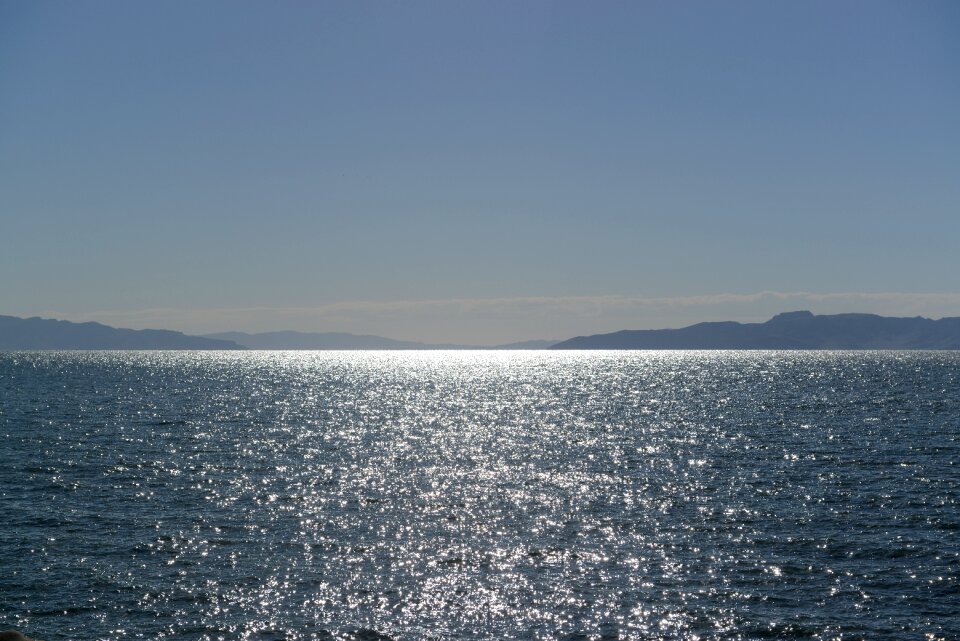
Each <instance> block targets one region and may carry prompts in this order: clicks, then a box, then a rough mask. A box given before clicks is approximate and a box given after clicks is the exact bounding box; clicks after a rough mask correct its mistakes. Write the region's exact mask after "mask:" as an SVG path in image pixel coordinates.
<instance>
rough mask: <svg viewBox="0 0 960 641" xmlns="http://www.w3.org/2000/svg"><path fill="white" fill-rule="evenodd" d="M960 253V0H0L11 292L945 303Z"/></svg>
mask: <svg viewBox="0 0 960 641" xmlns="http://www.w3.org/2000/svg"><path fill="white" fill-rule="evenodd" d="M958 255H960V3H957V2H952V1H948V2H909V1H903V2H883V1H880V0H870V1H864V2H849V1H842V0H830V1H828V2H768V1H757V2H624V3H614V2H597V3H594V2H578V3H572V2H571V3H567V2H561V3H548V2H502V3H500V2H487V1H482V2H481V1H477V2H452V1H438V2H376V3H368V2H293V1H290V2H281V3H276V2H265V1H264V2H236V1H230V2H202V1H201V2H196V1H189V2H170V1H164V2H150V3H147V2H131V1H122V2H121V1H118V2H102V1H91V2H43V1H39V2H36V1H8V0H0V313H6V314H13V315H20V316H25V315H34V314H38V315H44V316H57V317H60V318H68V319H73V320H90V319H94V320H100V321H103V322H107V323H111V324H117V325H122V326H132V327H146V326H154V327H156V326H159V327H169V328H172V329H181V330H185V331H189V332H204V331H216V330H232V329H239V330H255V331H260V330H266V329H301V330H344V331H364V332H372V333H379V334H384V335H388V336H395V337H398V338H415V339H423V340H458V341H464V342H478V343H482V342H487V341H498V340H504V341H505V340H519V339H524V338H537V337H558V338H562V337H566V336H568V335H573V334H584V333H593V332H596V331H607V330H613V329H621V328H643V327H662V326H672V325H679V324H685V323H687V322H694V321H696V320H709V319H721V318H732V319H736V320H762V319H763V318H764V317H766V316H768V315H769V314H771V313H773V312H776V311H783V310H784V309H792V308H808V309H811V310H813V311H815V312H833V311H877V312H880V313H896V314H909V315H913V314H924V315H931V316H935V317H938V316H942V315H960V285H958V273H960V258H958ZM764 292H766V293H764Z"/></svg>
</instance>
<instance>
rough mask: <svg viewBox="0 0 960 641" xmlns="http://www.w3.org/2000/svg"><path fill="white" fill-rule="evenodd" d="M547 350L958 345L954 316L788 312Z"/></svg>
mask: <svg viewBox="0 0 960 641" xmlns="http://www.w3.org/2000/svg"><path fill="white" fill-rule="evenodd" d="M552 349H960V317H954V318H942V319H940V320H931V319H929V318H922V317H920V316H917V317H914V318H891V317H886V316H877V315H875V314H834V315H824V316H815V315H814V314H812V313H810V312H808V311H800V312H788V313H785V314H779V315H777V316H774V317H773V318H771V319H770V320H768V321H767V322H765V323H735V322H732V321H727V322H719V323H698V324H696V325H691V326H689V327H684V328H682V329H652V330H624V331H620V332H613V333H612V334H596V335H593V336H578V337H576V338H571V339H570V340H566V341H563V342H560V343H557V344H556V345H554V346H553V347H552Z"/></svg>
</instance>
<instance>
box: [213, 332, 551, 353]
mask: <svg viewBox="0 0 960 641" xmlns="http://www.w3.org/2000/svg"><path fill="white" fill-rule="evenodd" d="M204 338H214V339H217V340H227V341H232V342H234V343H237V344H239V345H243V346H244V347H247V348H250V349H399V350H410V349H546V348H548V347H550V346H551V345H553V344H554V343H556V342H557V341H542V340H538V341H524V342H521V343H509V344H507V345H494V346H490V347H477V346H473V345H458V344H453V343H417V342H413V341H398V340H394V339H392V338H384V337H383V336H371V335H365V334H348V333H346V332H293V331H284V332H265V333H262V334H246V333H244V332H222V333H219V334H207V335H206V336H204Z"/></svg>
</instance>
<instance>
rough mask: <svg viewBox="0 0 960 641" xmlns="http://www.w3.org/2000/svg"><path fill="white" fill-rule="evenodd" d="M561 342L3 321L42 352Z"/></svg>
mask: <svg viewBox="0 0 960 641" xmlns="http://www.w3.org/2000/svg"><path fill="white" fill-rule="evenodd" d="M554 343H556V341H544V340H539V341H524V342H521V343H510V344H507V345H495V346H491V347H476V346H471V345H453V344H430V343H416V342H411V341H398V340H394V339H392V338H384V337H382V336H369V335H357V334H348V333H345V332H324V333H306V332H291V331H287V332H266V333H263V334H245V333H243V332H224V333H220V334H210V335H208V336H189V335H187V334H183V333H181V332H173V331H169V330H161V329H141V330H135V329H118V328H115V327H110V326H108V325H102V324H100V323H72V322H70V321H62V320H51V319H44V318H37V317H33V318H18V317H16V316H0V350H42V349H291V350H297V349H302V350H335V349H342V350H372V349H390V350H412V349H545V348H547V347H549V346H550V345H553V344H554Z"/></svg>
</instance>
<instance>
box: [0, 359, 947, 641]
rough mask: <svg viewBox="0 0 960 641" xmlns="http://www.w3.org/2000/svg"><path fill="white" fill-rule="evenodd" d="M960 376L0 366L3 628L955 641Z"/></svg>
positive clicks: (410, 366) (653, 364)
mask: <svg viewBox="0 0 960 641" xmlns="http://www.w3.org/2000/svg"><path fill="white" fill-rule="evenodd" d="M958 384H960V354H956V353H897V352H886V353H885V352H869V353H862V352H861V353H829V352H819V353H800V352H779V353H778V352H693V353H662V352H660V353H657V352H593V353H569V352H564V353H557V354H554V353H543V352H508V353H504V352H499V353H498V352H493V353H491V352H485V353H470V352H466V353H465V352H448V353H437V352H413V353H411V352H393V353H390V352H381V353H362V352H352V353H329V352H328V353H282V352H253V353H202V352H160V353H157V352H154V353H130V352H112V353H111V352H104V353H95V352H94V353H6V354H0V628H3V627H17V628H20V629H22V630H24V631H25V632H27V633H29V634H31V635H36V636H38V637H40V638H43V639H46V640H47V641H54V640H63V639H76V640H85V639H177V640H179V639H184V640H186V639H251V640H253V639H258V640H272V639H290V640H295V639H333V638H344V639H367V640H380V639H387V638H390V639H395V640H407V639H571V640H572V639H583V640H588V639H618V638H619V639H698V638H699V639H870V640H876V639H898V640H899V639H958V638H960V509H958V506H960V464H958V459H960V394H958Z"/></svg>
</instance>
